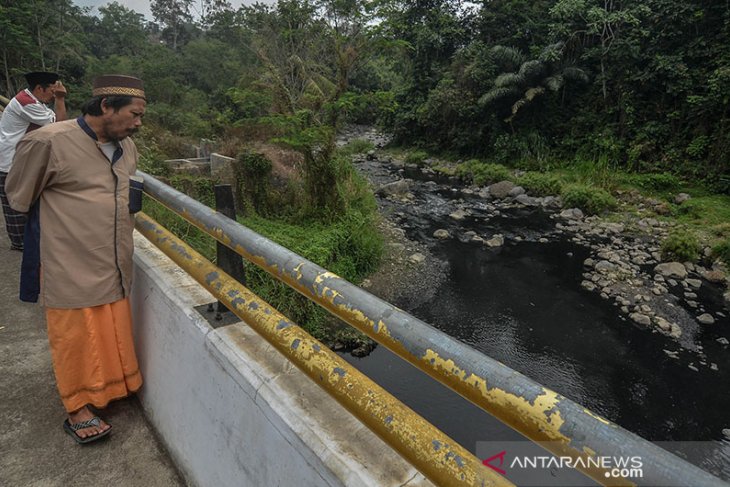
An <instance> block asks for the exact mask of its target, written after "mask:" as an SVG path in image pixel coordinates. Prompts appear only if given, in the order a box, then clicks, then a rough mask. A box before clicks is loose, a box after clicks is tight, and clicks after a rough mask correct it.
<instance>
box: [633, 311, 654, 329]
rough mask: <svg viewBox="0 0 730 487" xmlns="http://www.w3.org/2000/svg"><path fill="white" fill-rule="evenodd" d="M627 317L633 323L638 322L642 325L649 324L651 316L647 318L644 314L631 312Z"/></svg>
mask: <svg viewBox="0 0 730 487" xmlns="http://www.w3.org/2000/svg"><path fill="white" fill-rule="evenodd" d="M629 318H631V319H632V320H633V321H634V322H635V323H638V324H640V325H644V326H649V325H651V318H649V317H648V316H646V315H645V314H641V313H631V314H630V315H629Z"/></svg>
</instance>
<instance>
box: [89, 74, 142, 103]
mask: <svg viewBox="0 0 730 487" xmlns="http://www.w3.org/2000/svg"><path fill="white" fill-rule="evenodd" d="M91 95H92V96H135V97H137V98H142V99H144V97H145V96H144V86H143V85H142V80H141V79H139V78H134V77H132V76H125V75H123V74H104V75H102V76H99V77H98V78H95V79H94V88H93V90H92V91H91Z"/></svg>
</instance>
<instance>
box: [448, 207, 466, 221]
mask: <svg viewBox="0 0 730 487" xmlns="http://www.w3.org/2000/svg"><path fill="white" fill-rule="evenodd" d="M467 215H468V213H467V212H466V210H464V209H462V208H459V209H458V210H456V211H455V212H453V213H452V214H450V215H449V217H450V218H453V219H454V220H463V219H464V218H466V217H467Z"/></svg>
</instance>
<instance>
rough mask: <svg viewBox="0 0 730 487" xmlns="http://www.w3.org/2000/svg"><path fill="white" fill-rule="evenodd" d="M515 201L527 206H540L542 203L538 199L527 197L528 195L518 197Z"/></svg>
mask: <svg viewBox="0 0 730 487" xmlns="http://www.w3.org/2000/svg"><path fill="white" fill-rule="evenodd" d="M515 201H516V202H517V203H520V204H521V205H525V206H540V201H539V200H538V199H537V198H533V197H532V196H527V195H526V194H520V195H517V197H516V198H515Z"/></svg>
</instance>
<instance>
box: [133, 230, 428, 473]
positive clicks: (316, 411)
mask: <svg viewBox="0 0 730 487" xmlns="http://www.w3.org/2000/svg"><path fill="white" fill-rule="evenodd" d="M135 246H136V250H135V276H134V277H135V279H134V290H133V294H132V307H133V313H134V319H135V339H136V343H137V353H138V356H139V360H140V368H141V370H142V373H143V376H144V380H145V385H144V387H143V389H142V392H141V394H140V399H141V402H142V404H143V407H144V409H145V413H146V415H147V417H148V419H149V421H150V422H151V423H152V425H153V427H154V428H155V429H156V431H157V432H158V434H159V436H160V438H161V440H162V442H163V443H164V444H165V445H166V447H167V448H168V450H169V452H170V455H171V457H172V458H173V460H174V461H175V463H176V464H177V466H178V468H179V469H180V471H181V472H182V473H183V474H184V475H185V476H186V478H187V480H188V482H189V483H190V484H191V485H200V486H216V487H219V486H221V487H222V486H234V485H235V486H288V485H302V486H341V485H348V486H365V485H367V486H376V485H377V486H396V485H397V486H403V485H408V486H415V485H419V486H420V485H431V484H430V482H428V480H426V479H425V478H424V477H423V476H422V475H421V474H420V473H419V472H418V471H416V470H415V469H414V468H413V467H412V466H411V465H410V464H409V463H407V462H406V461H405V460H403V459H402V457H400V456H399V455H398V454H397V453H396V452H395V451H394V450H392V449H391V448H390V447H389V446H388V445H387V444H385V443H384V442H382V441H381V440H380V439H379V438H378V437H377V436H375V435H374V434H373V433H372V432H371V431H370V430H368V429H367V428H366V427H365V426H364V425H363V424H362V423H360V421H358V420H357V419H356V418H355V417H354V416H352V415H351V414H350V413H349V412H347V411H346V410H344V409H343V408H342V407H341V406H340V405H339V404H338V403H337V402H336V401H335V400H334V399H332V398H331V397H330V396H328V395H327V393H325V392H324V391H323V390H321V389H320V388H319V387H317V385H316V384H314V383H313V382H312V381H311V380H310V379H309V378H308V377H306V376H305V375H304V374H303V373H301V372H300V371H299V370H298V369H296V368H295V367H294V366H292V365H291V364H290V363H289V362H288V361H287V360H286V359H285V358H284V356H283V355H281V354H280V353H279V352H278V351H276V350H275V349H273V348H272V347H271V346H270V345H268V343H267V342H266V341H265V340H263V339H262V338H260V337H259V336H258V335H257V334H256V333H255V332H253V331H252V330H251V329H250V328H249V327H248V326H247V325H246V324H244V323H240V322H239V323H236V324H232V325H228V326H223V327H219V328H213V327H211V326H210V325H209V324H208V323H207V321H206V320H205V319H204V318H203V317H202V316H201V315H200V314H199V313H198V312H197V311H196V310H195V309H194V307H195V306H199V305H201V304H205V303H210V302H213V301H215V299H214V298H213V297H212V296H211V295H210V294H209V293H208V292H207V291H205V290H204V289H203V288H202V287H201V286H199V285H198V284H197V283H195V282H194V281H193V280H192V279H191V278H190V277H189V276H188V275H187V274H185V272H184V271H182V270H181V269H180V268H179V267H177V265H176V264H174V263H173V262H171V261H170V260H169V259H167V257H166V256H164V255H163V254H162V253H161V252H159V251H158V250H157V249H156V248H155V247H154V246H153V245H152V244H150V243H149V242H148V241H147V240H146V239H145V238H144V237H142V236H140V235H138V234H136V235H135Z"/></svg>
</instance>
